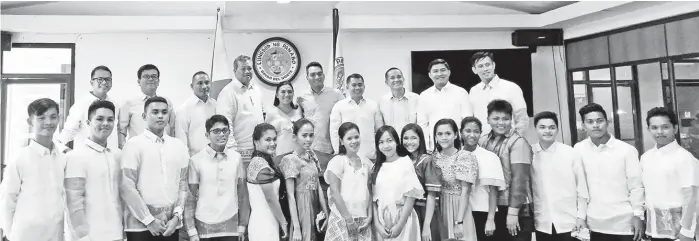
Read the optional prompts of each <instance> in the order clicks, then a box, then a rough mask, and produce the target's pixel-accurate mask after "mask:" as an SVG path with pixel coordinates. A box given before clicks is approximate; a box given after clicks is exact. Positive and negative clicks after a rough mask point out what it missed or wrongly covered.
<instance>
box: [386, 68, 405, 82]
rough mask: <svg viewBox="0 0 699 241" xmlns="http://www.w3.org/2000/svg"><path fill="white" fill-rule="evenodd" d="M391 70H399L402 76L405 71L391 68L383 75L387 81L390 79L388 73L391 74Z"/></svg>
mask: <svg viewBox="0 0 699 241" xmlns="http://www.w3.org/2000/svg"><path fill="white" fill-rule="evenodd" d="M391 70H398V71H400V73H401V74H403V71H402V70H400V69H399V68H398V67H391V68H389V69H388V70H386V73H385V74H384V75H383V77H384V78H385V79H388V72H391Z"/></svg>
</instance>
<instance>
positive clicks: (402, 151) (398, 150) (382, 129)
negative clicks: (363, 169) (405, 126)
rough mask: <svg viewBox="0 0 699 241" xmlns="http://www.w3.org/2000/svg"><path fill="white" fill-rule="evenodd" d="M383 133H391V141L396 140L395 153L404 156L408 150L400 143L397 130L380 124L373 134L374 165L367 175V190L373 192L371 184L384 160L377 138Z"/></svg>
mask: <svg viewBox="0 0 699 241" xmlns="http://www.w3.org/2000/svg"><path fill="white" fill-rule="evenodd" d="M384 133H388V134H389V135H391V138H393V141H394V142H396V154H397V155H398V156H399V157H404V156H407V155H408V154H410V153H408V151H407V150H406V149H405V147H403V145H401V143H400V141H399V139H398V138H399V137H398V132H396V129H394V128H393V127H392V126H388V125H385V126H382V127H380V128H379V130H377V131H376V134H375V135H374V147H375V148H376V162H374V167H373V168H372V169H371V174H370V176H369V192H370V193H372V192H373V188H372V187H373V186H374V185H376V176H378V175H379V171H381V166H383V163H384V162H386V155H384V154H383V152H381V150H380V149H379V140H381V137H382V136H383V134H384Z"/></svg>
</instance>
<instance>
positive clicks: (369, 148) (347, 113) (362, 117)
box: [330, 97, 383, 159]
mask: <svg viewBox="0 0 699 241" xmlns="http://www.w3.org/2000/svg"><path fill="white" fill-rule="evenodd" d="M345 122H352V123H354V124H357V127H359V140H360V145H359V151H358V153H359V155H361V156H363V157H367V158H369V159H374V158H376V147H374V132H376V130H378V129H379V127H381V126H383V119H382V118H381V112H380V111H379V105H377V104H376V102H374V101H372V100H369V99H366V98H363V99H362V100H360V101H359V103H357V102H355V101H354V100H353V99H352V98H349V97H348V98H346V99H344V100H341V101H338V102H337V104H335V106H334V107H333V110H332V111H331V112H330V140H331V141H332V145H333V149H334V150H335V153H338V152H339V151H340V135H339V133H338V129H339V128H340V125H342V123H345Z"/></svg>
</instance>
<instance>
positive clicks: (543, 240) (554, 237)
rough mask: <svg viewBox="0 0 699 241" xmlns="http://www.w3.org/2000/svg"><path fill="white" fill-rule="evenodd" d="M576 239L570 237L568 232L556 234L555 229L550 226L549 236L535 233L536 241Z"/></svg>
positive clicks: (573, 240) (571, 240)
mask: <svg viewBox="0 0 699 241" xmlns="http://www.w3.org/2000/svg"><path fill="white" fill-rule="evenodd" d="M575 240H576V239H575V238H573V237H571V236H570V232H567V233H558V232H556V227H554V226H553V225H551V234H547V233H544V232H539V231H536V241H575Z"/></svg>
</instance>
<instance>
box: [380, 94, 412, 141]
mask: <svg viewBox="0 0 699 241" xmlns="http://www.w3.org/2000/svg"><path fill="white" fill-rule="evenodd" d="M419 98H420V96H419V95H418V94H415V93H413V92H408V91H407V90H406V91H405V94H403V96H402V97H400V98H396V97H394V96H393V93H388V94H386V95H384V96H382V97H381V100H380V101H379V110H381V116H383V120H384V122H385V124H386V125H390V126H393V128H395V129H396V131H398V133H400V132H401V130H403V127H404V126H405V125H407V124H408V123H417V105H418V99H419Z"/></svg>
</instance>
